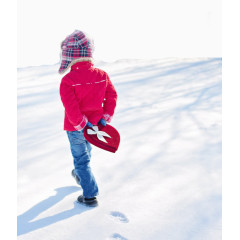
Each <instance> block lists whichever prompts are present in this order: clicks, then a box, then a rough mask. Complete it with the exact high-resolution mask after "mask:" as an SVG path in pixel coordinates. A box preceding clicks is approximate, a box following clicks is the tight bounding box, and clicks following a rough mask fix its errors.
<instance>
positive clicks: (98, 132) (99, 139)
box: [84, 124, 120, 153]
mask: <svg viewBox="0 0 240 240" xmlns="http://www.w3.org/2000/svg"><path fill="white" fill-rule="evenodd" d="M84 137H85V138H86V140H87V141H88V142H90V143H91V144H93V145H94V146H96V147H99V148H101V149H104V150H106V151H109V152H113V153H115V152H116V151H117V150H118V147H119V144H120V135H119V133H118V131H117V130H116V129H115V128H114V127H112V126H111V125H109V124H107V125H106V126H105V127H104V126H103V125H102V124H98V125H97V126H93V127H92V128H90V127H88V126H86V127H85V129H84Z"/></svg>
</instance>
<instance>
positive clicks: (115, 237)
mask: <svg viewBox="0 0 240 240" xmlns="http://www.w3.org/2000/svg"><path fill="white" fill-rule="evenodd" d="M109 240H128V239H127V238H125V237H123V236H121V235H120V234H119V233H114V234H113V235H112V236H111V237H110V239H109Z"/></svg>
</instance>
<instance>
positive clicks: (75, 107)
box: [60, 76, 88, 131]
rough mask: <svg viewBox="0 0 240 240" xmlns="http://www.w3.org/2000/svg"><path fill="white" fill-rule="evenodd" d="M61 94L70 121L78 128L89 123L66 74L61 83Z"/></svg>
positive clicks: (80, 128)
mask: <svg viewBox="0 0 240 240" xmlns="http://www.w3.org/2000/svg"><path fill="white" fill-rule="evenodd" d="M60 96H61V100H62V103H63V106H64V108H65V113H66V116H67V118H68V120H69V122H70V123H71V124H72V125H73V126H74V128H75V129H76V130H78V131H80V130H82V129H83V128H84V126H85V125H86V124H87V122H88V119H87V117H86V116H85V115H83V114H82V113H81V111H80V109H79V103H78V101H77V98H76V95H75V91H74V87H73V86H72V84H71V81H70V79H68V78H67V77H66V76H65V77H63V79H62V82H61V84H60Z"/></svg>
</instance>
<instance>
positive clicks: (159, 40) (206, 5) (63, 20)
mask: <svg viewBox="0 0 240 240" xmlns="http://www.w3.org/2000/svg"><path fill="white" fill-rule="evenodd" d="M75 29H78V30H84V31H86V32H87V33H89V34H90V35H91V36H92V37H93V39H94V41H95V53H94V57H95V58H96V59H99V60H107V61H114V60H116V59H128V58H141V59H142V58H144V59H146V58H162V57H221V2H220V1H219V0H181V1H179V0H168V1H165V0H159V1H156V0H148V1H136V0H131V1H128V0H122V1H112V0H103V1H97V0H93V1H81V0H80V1H79V0H69V1H63V0H59V1H48V0H42V1H32V0H21V1H19V3H18V67H26V66H36V65H45V64H54V63H57V62H58V61H59V51H60V42H61V41H62V40H64V38H65V37H66V36H67V35H69V34H71V33H72V32H73V31H74V30H75Z"/></svg>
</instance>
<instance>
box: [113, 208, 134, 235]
mask: <svg viewBox="0 0 240 240" xmlns="http://www.w3.org/2000/svg"><path fill="white" fill-rule="evenodd" d="M110 215H111V217H113V218H114V219H116V220H118V221H119V222H123V223H128V222H129V220H128V218H127V217H126V216H125V215H124V214H123V213H120V212H111V213H110ZM123 239H125V238H123Z"/></svg>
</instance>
